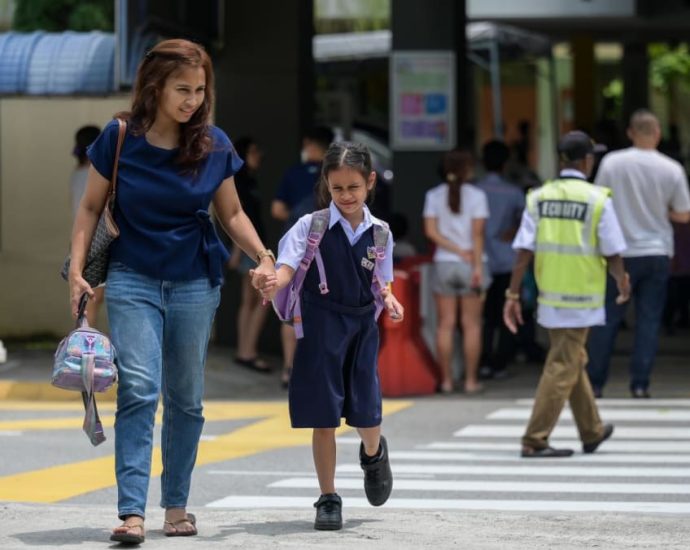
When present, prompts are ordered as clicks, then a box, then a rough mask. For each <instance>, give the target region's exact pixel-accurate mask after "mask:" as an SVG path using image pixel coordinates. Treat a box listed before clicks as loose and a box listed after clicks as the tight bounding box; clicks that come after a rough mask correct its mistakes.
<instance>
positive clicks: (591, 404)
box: [503, 131, 630, 458]
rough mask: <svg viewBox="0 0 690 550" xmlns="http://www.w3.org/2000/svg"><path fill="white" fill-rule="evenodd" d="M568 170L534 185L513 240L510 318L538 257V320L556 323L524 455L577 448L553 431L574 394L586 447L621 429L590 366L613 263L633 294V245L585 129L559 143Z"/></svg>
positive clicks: (623, 292) (514, 322) (513, 325)
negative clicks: (605, 408) (596, 173)
mask: <svg viewBox="0 0 690 550" xmlns="http://www.w3.org/2000/svg"><path fill="white" fill-rule="evenodd" d="M558 152H559V155H560V158H561V172H560V177H559V179H557V180H556V181H553V182H547V183H545V184H544V185H543V186H542V187H540V188H537V189H535V190H533V191H531V192H530V195H529V197H528V199H527V208H526V209H525V211H524V213H523V215H522V222H521V224H520V228H519V229H518V233H517V235H516V236H515V240H514V241H513V248H514V249H515V250H517V258H516V260H515V264H514V266H513V272H512V274H511V279H510V286H509V288H508V290H507V291H506V301H505V305H504V308H503V319H504V321H505V324H506V326H507V327H508V329H510V331H511V332H513V333H515V332H517V327H518V325H519V324H522V310H521V306H520V284H521V281H522V279H523V277H524V274H525V271H526V270H527V267H528V265H529V264H530V262H531V261H532V258H533V257H534V259H535V275H536V278H537V286H538V287H539V298H538V302H539V307H538V311H537V322H538V323H539V324H540V325H542V326H543V327H544V328H546V329H547V330H548V333H549V341H550V347H549V353H548V355H547V358H546V363H545V365H544V371H543V373H542V376H541V379H540V381H539V386H538V387H537V392H536V395H535V398H534V406H533V408H532V414H531V417H530V420H529V423H528V425H527V428H526V430H525V434H524V436H523V437H522V453H521V454H522V456H523V457H525V458H533V457H538V458H547V457H549V458H550V457H566V456H571V455H572V454H573V451H572V450H571V449H555V448H553V447H551V446H550V445H549V436H550V435H551V432H552V431H553V428H554V427H555V425H556V422H557V421H558V417H559V416H560V414H561V411H562V410H563V406H564V405H565V403H566V401H569V402H570V408H571V409H572V411H573V417H574V419H575V422H576V424H577V428H578V432H579V434H580V439H581V440H582V450H583V452H585V453H593V452H594V451H595V450H596V449H597V447H598V446H599V445H600V444H601V443H602V442H604V441H605V440H606V439H608V438H609V437H610V436H611V434H612V433H613V425H611V424H603V423H602V421H601V419H600V417H599V411H598V409H597V405H596V402H595V400H594V396H593V394H592V388H591V386H590V384H589V380H588V378H587V373H586V372H585V364H586V363H587V354H586V350H585V343H586V341H587V333H588V331H589V327H592V326H594V325H598V324H604V322H605V318H604V307H603V306H604V295H605V284H606V283H605V281H606V274H605V270H604V266H603V265H602V258H603V259H605V260H606V262H607V263H608V269H609V272H610V273H611V274H612V275H613V276H614V278H615V280H616V282H617V285H618V290H619V293H620V296H619V298H618V299H619V300H621V301H624V300H627V299H628V295H629V292H630V283H629V280H628V277H627V274H626V273H625V271H624V269H623V260H622V258H621V256H620V253H621V252H622V251H623V250H624V249H625V241H624V240H623V235H622V233H621V229H620V226H619V225H618V220H617V219H616V214H615V212H614V210H613V206H612V204H611V199H610V198H609V197H608V191H604V190H601V189H596V188H594V187H593V186H591V185H590V184H589V183H588V182H587V176H588V175H589V174H590V173H591V171H592V166H593V164H594V152H595V146H594V143H593V142H592V140H591V139H590V137H589V136H588V135H587V134H585V133H584V132H577V131H576V132H569V133H567V134H566V135H565V136H563V137H562V138H561V139H560V141H559V143H558Z"/></svg>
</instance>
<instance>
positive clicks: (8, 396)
mask: <svg viewBox="0 0 690 550" xmlns="http://www.w3.org/2000/svg"><path fill="white" fill-rule="evenodd" d="M116 398H117V386H116V385H113V386H112V387H111V388H110V389H109V390H108V391H107V392H103V393H99V394H98V401H115V400H116ZM0 401H80V402H81V393H79V392H76V391H67V390H63V389H60V388H56V387H55V386H53V385H52V384H50V383H48V382H19V381H16V380H3V381H0Z"/></svg>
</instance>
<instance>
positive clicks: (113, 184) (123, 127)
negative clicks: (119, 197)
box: [108, 118, 127, 201]
mask: <svg viewBox="0 0 690 550" xmlns="http://www.w3.org/2000/svg"><path fill="white" fill-rule="evenodd" d="M116 120H117V124H118V126H119V129H118V134H117V146H116V147H115V162H114V163H113V175H112V177H111V178H110V187H109V189H108V201H111V200H113V199H114V198H115V191H116V190H117V166H118V164H119V163H120V151H122V144H123V143H124V141H125V133H126V132H127V123H126V122H125V121H124V120H122V119H121V118H118V119H116Z"/></svg>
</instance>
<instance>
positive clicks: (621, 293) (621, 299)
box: [616, 273, 630, 305]
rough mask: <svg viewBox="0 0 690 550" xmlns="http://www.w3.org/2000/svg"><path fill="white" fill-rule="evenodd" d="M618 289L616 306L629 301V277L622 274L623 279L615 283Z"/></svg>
mask: <svg viewBox="0 0 690 550" xmlns="http://www.w3.org/2000/svg"><path fill="white" fill-rule="evenodd" d="M616 286H617V287H618V296H617V297H616V303H617V304H619V305H620V304H624V303H625V302H627V301H628V300H629V299H630V275H628V274H627V273H623V277H622V279H620V280H617V281H616Z"/></svg>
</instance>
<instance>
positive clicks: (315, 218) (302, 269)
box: [273, 208, 390, 338]
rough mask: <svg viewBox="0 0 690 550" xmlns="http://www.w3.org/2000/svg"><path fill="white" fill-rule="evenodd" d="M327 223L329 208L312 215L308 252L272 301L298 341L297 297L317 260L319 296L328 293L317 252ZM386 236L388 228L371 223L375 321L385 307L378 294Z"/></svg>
mask: <svg viewBox="0 0 690 550" xmlns="http://www.w3.org/2000/svg"><path fill="white" fill-rule="evenodd" d="M329 222H330V210H329V209H328V208H326V209H324V210H317V211H316V212H314V213H313V214H312V218H311V225H310V226H309V234H308V236H307V250H306V252H305V253H304V257H303V258H302V261H301V262H300V264H299V267H298V268H297V271H296V272H295V275H294V276H293V277H292V280H291V281H290V283H289V284H288V285H287V286H286V287H284V288H281V289H280V290H279V291H278V292H277V293H276V296H275V298H274V299H273V309H274V310H275V312H276V314H277V315H278V318H279V319H280V320H281V321H283V322H286V323H288V324H291V325H293V326H294V327H295V334H296V336H297V338H302V337H303V336H304V329H303V328H302V305H301V299H300V298H301V296H302V286H303V285H304V279H305V277H306V276H307V271H309V266H310V265H311V263H312V262H313V261H314V260H316V267H317V269H318V270H319V291H320V292H321V294H328V282H327V281H326V270H325V268H324V265H323V260H322V259H321V253H320V252H319V244H320V243H321V239H323V236H324V235H325V234H326V231H327V230H328V224H329ZM389 236H390V230H389V229H388V226H387V225H385V226H381V225H378V224H374V247H375V249H376V258H375V260H374V263H375V266H374V276H373V278H372V281H371V290H372V293H373V294H374V300H375V302H376V314H375V315H376V318H377V319H378V316H379V315H380V314H381V311H382V310H383V307H384V306H383V296H382V295H381V291H382V290H383V289H384V288H385V284H384V282H383V279H382V277H381V267H380V264H381V261H382V260H383V259H384V258H385V257H386V244H387V243H388V237H389Z"/></svg>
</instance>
